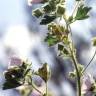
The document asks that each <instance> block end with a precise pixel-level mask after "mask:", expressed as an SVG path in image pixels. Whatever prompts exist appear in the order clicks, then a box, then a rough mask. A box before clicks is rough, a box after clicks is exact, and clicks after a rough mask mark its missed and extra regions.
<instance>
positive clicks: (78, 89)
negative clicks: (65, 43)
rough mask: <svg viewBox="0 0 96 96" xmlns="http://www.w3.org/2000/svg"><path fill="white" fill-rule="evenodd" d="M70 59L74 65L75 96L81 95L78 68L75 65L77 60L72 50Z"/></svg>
mask: <svg viewBox="0 0 96 96" xmlns="http://www.w3.org/2000/svg"><path fill="white" fill-rule="evenodd" d="M71 57H72V61H73V64H74V67H75V69H76V75H77V92H78V93H77V96H81V81H80V74H79V70H78V67H77V64H78V63H77V60H76V57H75V56H74V52H72V56H71Z"/></svg>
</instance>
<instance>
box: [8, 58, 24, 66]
mask: <svg viewBox="0 0 96 96" xmlns="http://www.w3.org/2000/svg"><path fill="white" fill-rule="evenodd" d="M21 64H22V60H21V59H20V58H18V57H11V59H10V62H9V66H14V65H16V66H20V65H21Z"/></svg>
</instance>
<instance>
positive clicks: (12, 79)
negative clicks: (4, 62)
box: [3, 62, 31, 90]
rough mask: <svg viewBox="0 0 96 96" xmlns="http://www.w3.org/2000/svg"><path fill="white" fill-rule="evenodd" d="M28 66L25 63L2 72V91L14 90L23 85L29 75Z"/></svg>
mask: <svg viewBox="0 0 96 96" xmlns="http://www.w3.org/2000/svg"><path fill="white" fill-rule="evenodd" d="M30 66H31V65H30V64H27V63H25V62H23V63H22V65H20V66H10V67H9V69H7V71H5V72H4V76H5V83H4V84H3V89H4V90H6V89H11V88H16V87H19V86H21V85H23V84H24V82H25V80H26V77H28V76H27V75H29V73H30V71H31V69H30Z"/></svg>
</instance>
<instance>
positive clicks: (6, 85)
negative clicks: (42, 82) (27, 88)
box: [3, 80, 22, 90]
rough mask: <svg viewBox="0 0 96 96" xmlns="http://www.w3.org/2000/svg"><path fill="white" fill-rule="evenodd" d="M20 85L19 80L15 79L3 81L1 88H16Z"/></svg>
mask: <svg viewBox="0 0 96 96" xmlns="http://www.w3.org/2000/svg"><path fill="white" fill-rule="evenodd" d="M21 85H22V84H20V83H19V82H17V81H15V80H10V81H5V83H4V84H3V90H6V89H12V88H16V87H19V86H21Z"/></svg>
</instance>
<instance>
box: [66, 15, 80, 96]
mask: <svg viewBox="0 0 96 96" xmlns="http://www.w3.org/2000/svg"><path fill="white" fill-rule="evenodd" d="M64 20H65V22H66V28H67V30H69V31H70V34H71V42H70V43H71V44H69V49H70V52H71V58H72V61H73V64H74V67H75V70H76V76H77V96H81V81H80V74H79V70H78V66H77V65H78V62H77V59H76V57H75V56H76V55H75V54H74V45H73V39H72V31H71V27H70V24H68V22H67V20H66V18H65V17H64Z"/></svg>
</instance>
